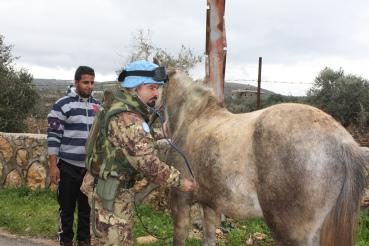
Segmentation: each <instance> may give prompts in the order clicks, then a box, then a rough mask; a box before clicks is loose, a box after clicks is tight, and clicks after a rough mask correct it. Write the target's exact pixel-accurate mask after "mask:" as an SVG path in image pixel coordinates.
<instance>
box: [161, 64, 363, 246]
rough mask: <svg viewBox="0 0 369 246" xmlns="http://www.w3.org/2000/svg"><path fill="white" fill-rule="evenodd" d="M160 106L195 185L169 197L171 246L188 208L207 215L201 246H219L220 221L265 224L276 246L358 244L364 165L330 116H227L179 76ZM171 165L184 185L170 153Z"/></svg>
mask: <svg viewBox="0 0 369 246" xmlns="http://www.w3.org/2000/svg"><path fill="white" fill-rule="evenodd" d="M158 103H159V104H164V105H165V113H166V117H167V119H168V121H169V129H170V132H172V140H173V142H174V143H175V144H176V145H177V146H179V147H180V148H181V149H182V150H183V151H184V152H185V153H186V154H187V156H188V158H189V160H190V161H191V164H192V168H193V172H194V176H195V180H196V182H197V184H198V189H197V190H196V191H195V192H193V193H191V194H189V193H182V192H180V191H178V190H173V191H172V194H171V203H172V215H173V219H174V227H175V228H174V233H175V236H174V244H175V245H184V242H185V239H186V238H187V229H188V226H189V210H190V204H191V203H193V202H194V201H196V202H198V203H199V204H200V205H201V206H202V208H203V211H204V223H203V225H204V238H203V245H215V228H216V225H217V221H219V220H218V216H219V215H220V214H224V215H226V216H227V217H230V218H234V219H247V218H256V217H260V218H264V220H265V221H266V223H267V224H268V226H269V227H270V229H271V231H272V233H273V236H274V238H275V240H276V241H277V242H278V243H279V244H281V245H334V246H338V245H342V246H348V245H352V244H353V243H354V239H355V228H356V223H357V217H358V211H359V201H360V198H361V195H362V191H363V189H364V187H365V185H366V180H365V179H366V177H365V176H366V172H365V168H364V166H365V164H366V163H368V160H369V158H368V156H367V154H366V152H365V150H364V149H363V148H361V147H359V145H358V144H357V143H356V142H355V141H354V139H353V138H352V137H351V135H350V134H349V133H348V132H347V131H346V130H345V129H344V128H343V127H342V126H341V125H340V124H338V123H337V122H336V121H335V120H334V119H333V118H332V117H331V116H329V115H327V114H325V113H324V112H322V111H320V110H319V109H316V108H314V107H311V106H307V105H303V104H279V105H275V106H272V107H268V108H266V109H263V110H259V111H255V112H252V113H246V114H232V113H230V112H229V111H227V110H226V109H225V108H224V107H222V106H221V105H219V103H218V102H217V99H216V97H215V95H214V94H213V92H212V91H211V90H210V89H208V88H206V87H204V86H202V85H199V84H196V83H194V82H193V81H192V80H190V79H189V78H188V77H186V76H185V75H184V74H183V73H181V72H178V71H177V72H172V73H171V74H170V78H169V82H168V83H167V84H166V85H165V87H164V88H163V92H162V96H161V98H159V100H158ZM167 162H168V163H172V164H173V165H175V166H176V167H177V168H178V169H179V170H180V171H181V172H182V174H183V175H184V176H186V177H190V175H189V171H188V169H187V168H186V166H185V164H184V161H183V159H182V158H181V157H180V156H179V155H178V154H177V153H176V152H175V151H174V150H170V151H169V152H168V155H167Z"/></svg>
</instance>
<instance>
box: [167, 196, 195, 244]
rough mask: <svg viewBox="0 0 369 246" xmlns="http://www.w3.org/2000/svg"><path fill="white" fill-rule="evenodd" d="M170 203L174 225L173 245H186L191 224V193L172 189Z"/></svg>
mask: <svg viewBox="0 0 369 246" xmlns="http://www.w3.org/2000/svg"><path fill="white" fill-rule="evenodd" d="M170 203H171V211H172V218H173V225H174V235H173V245H176V246H184V245H185V241H186V238H187V236H188V227H189V224H190V209H191V206H190V195H189V194H188V193H183V192H180V191H178V190H172V191H171V199H170Z"/></svg>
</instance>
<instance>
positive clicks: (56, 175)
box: [49, 155, 60, 185]
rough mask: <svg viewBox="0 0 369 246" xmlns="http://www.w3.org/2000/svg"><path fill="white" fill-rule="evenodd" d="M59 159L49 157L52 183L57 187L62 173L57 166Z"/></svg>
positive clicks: (54, 156) (52, 156)
mask: <svg viewBox="0 0 369 246" xmlns="http://www.w3.org/2000/svg"><path fill="white" fill-rule="evenodd" d="M56 162H57V157H56V155H50V156H49V169H50V181H51V183H52V184H55V185H57V184H58V183H59V179H60V171H59V168H58V166H57V165H56Z"/></svg>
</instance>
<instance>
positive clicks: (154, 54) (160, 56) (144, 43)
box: [126, 29, 202, 74]
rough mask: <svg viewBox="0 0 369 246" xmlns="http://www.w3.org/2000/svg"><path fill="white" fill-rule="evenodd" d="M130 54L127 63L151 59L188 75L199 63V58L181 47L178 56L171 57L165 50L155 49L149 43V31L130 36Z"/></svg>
mask: <svg viewBox="0 0 369 246" xmlns="http://www.w3.org/2000/svg"><path fill="white" fill-rule="evenodd" d="M131 49H132V52H131V54H130V55H129V57H128V59H127V62H126V63H129V62H133V61H136V60H139V59H144V60H150V59H153V60H154V61H155V63H159V64H160V65H161V66H165V67H171V68H176V69H179V70H182V71H184V72H185V73H187V74H188V73H189V71H190V70H191V69H192V68H193V67H194V66H196V64H198V63H199V62H201V60H202V59H201V56H199V55H195V54H194V52H193V50H192V49H190V48H187V47H185V46H184V45H182V46H181V49H180V51H179V53H178V54H176V55H172V54H170V53H169V52H168V51H167V50H165V49H162V48H159V47H155V46H154V45H153V44H152V41H151V35H150V30H146V32H145V31H144V30H142V29H140V30H138V31H137V33H135V34H133V35H132V45H131Z"/></svg>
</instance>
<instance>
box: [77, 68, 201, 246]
mask: <svg viewBox="0 0 369 246" xmlns="http://www.w3.org/2000/svg"><path fill="white" fill-rule="evenodd" d="M157 67H158V66H157V65H155V64H153V63H150V62H147V61H137V62H133V63H131V64H129V65H128V66H127V67H126V69H125V70H123V72H122V74H121V76H120V79H118V80H120V82H121V86H122V89H121V90H119V91H118V92H117V93H116V94H115V97H114V100H113V104H112V106H111V108H112V109H111V110H110V111H108V112H107V114H108V115H109V112H118V113H111V116H109V120H108V121H107V122H106V127H107V139H108V142H109V146H111V147H112V148H113V151H111V152H109V153H114V158H117V159H116V160H118V159H119V158H121V159H120V160H121V161H120V162H119V163H117V164H116V165H114V164H113V165H112V167H111V168H110V169H109V170H108V171H109V172H108V174H106V173H105V174H104V171H103V172H101V171H100V178H99V181H98V185H97V189H96V190H97V192H96V191H95V192H93V191H92V183H93V179H94V178H93V177H92V176H91V175H86V177H85V179H84V182H83V185H82V187H81V190H82V191H84V192H85V193H86V194H88V196H89V200H90V202H91V207H92V208H93V207H94V208H95V210H94V211H92V213H93V214H92V217H93V218H94V221H92V223H93V225H92V227H93V231H95V232H96V233H97V234H100V235H99V236H98V239H97V242H96V243H97V244H96V245H133V238H132V227H133V215H134V210H133V201H134V194H135V186H134V183H135V181H136V180H135V179H136V177H137V174H142V175H144V176H145V177H146V178H148V179H149V180H150V182H154V183H156V184H159V185H166V186H170V187H177V188H179V189H181V190H182V191H185V192H189V191H192V190H193V189H194V188H195V184H194V183H193V182H192V181H190V180H188V179H183V178H181V174H180V172H179V171H178V170H177V169H175V168H174V167H172V166H168V165H167V164H165V163H164V162H162V161H160V160H159V158H158V152H157V149H156V142H155V140H154V138H153V135H154V132H153V130H152V129H151V128H150V127H149V125H148V124H147V122H148V120H149V116H150V110H149V107H148V106H150V107H153V106H154V105H155V101H156V99H157V97H158V89H159V87H160V85H162V84H163V83H164V81H157V80H154V78H153V77H151V74H150V73H145V72H147V71H149V72H151V71H155V69H156V68H157ZM123 73H125V74H123ZM118 108H120V109H123V110H116V111H114V109H118ZM111 155H113V154H111ZM106 158H109V157H106ZM125 161H127V163H129V165H130V167H131V168H132V170H133V172H132V170H131V171H126V170H127V169H126V168H122V166H123V163H125ZM106 165H108V164H106ZM105 169H106V167H105ZM106 176H108V178H113V179H114V180H119V185H118V189H117V191H116V192H115V193H114V194H115V196H114V200H113V201H112V206H110V207H109V206H108V205H106V204H107V203H105V204H104V199H107V198H106V197H107V196H105V194H103V193H104V192H101V190H102V189H100V195H99V194H97V193H99V185H100V182H101V184H102V183H103V182H104V181H103V178H104V177H106ZM110 186H111V185H105V187H110ZM100 187H101V185H100ZM101 194H102V195H101ZM102 197H104V198H102ZM105 202H106V200H105ZM95 226H96V228H95Z"/></svg>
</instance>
